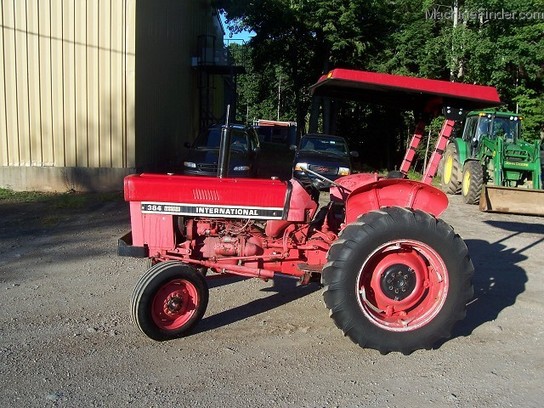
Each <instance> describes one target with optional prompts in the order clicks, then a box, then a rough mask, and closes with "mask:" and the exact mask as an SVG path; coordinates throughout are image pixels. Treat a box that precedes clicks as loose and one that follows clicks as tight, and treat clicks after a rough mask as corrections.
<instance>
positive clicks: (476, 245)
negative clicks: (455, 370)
mask: <svg viewBox="0 0 544 408" xmlns="http://www.w3.org/2000/svg"><path fill="white" fill-rule="evenodd" d="M484 222H485V223H486V224H488V225H490V226H492V227H494V228H499V229H502V230H505V231H509V232H510V234H509V235H507V236H505V237H504V238H502V239H501V240H499V241H497V242H493V243H489V242H487V241H483V240H467V241H466V243H467V246H468V248H469V252H470V255H471V257H472V262H473V263H474V267H475V273H474V278H473V284H474V298H473V300H472V301H471V302H470V304H469V305H468V307H467V316H466V318H465V319H464V320H463V321H461V322H460V323H459V324H458V325H457V326H456V328H455V330H454V332H453V336H452V337H459V336H468V335H470V334H471V333H472V332H473V331H474V329H476V328H477V327H478V326H480V325H482V324H484V323H486V322H489V321H493V320H495V319H496V318H497V316H498V315H499V313H500V312H501V311H502V310H503V309H506V308H507V307H509V306H512V305H513V304H514V303H515V302H516V298H517V296H518V295H519V294H521V293H523V292H524V291H525V283H526V282H527V274H526V273H525V271H524V270H523V269H522V268H520V267H519V266H518V265H517V264H518V263H519V262H521V261H523V260H525V259H527V256H526V255H524V252H525V251H526V250H528V249H529V248H532V247H534V246H535V245H538V244H540V243H542V242H544V225H541V224H525V223H519V222H509V221H484ZM522 233H525V234H536V235H537V237H536V239H535V240H534V241H533V242H532V243H531V244H530V245H527V246H525V247H523V248H519V249H513V248H507V247H506V246H505V245H503V244H502V243H503V242H504V241H506V240H508V239H510V238H512V237H515V236H517V235H520V234H522ZM538 235H540V237H538Z"/></svg>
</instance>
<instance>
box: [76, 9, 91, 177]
mask: <svg viewBox="0 0 544 408" xmlns="http://www.w3.org/2000/svg"><path fill="white" fill-rule="evenodd" d="M74 6H75V7H74V17H73V19H74V41H75V47H74V48H75V50H74V67H75V89H74V91H75V114H76V118H75V129H74V136H75V154H76V164H75V165H76V166H80V167H88V166H89V144H88V133H87V131H88V129H87V128H88V126H87V123H88V120H87V112H88V94H87V69H88V61H87V2H86V1H76V2H75V5H74Z"/></svg>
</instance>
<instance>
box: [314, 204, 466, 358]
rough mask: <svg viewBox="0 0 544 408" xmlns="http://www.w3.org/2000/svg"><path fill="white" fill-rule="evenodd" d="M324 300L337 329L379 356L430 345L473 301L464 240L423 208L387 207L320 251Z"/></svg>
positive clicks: (445, 333)
mask: <svg viewBox="0 0 544 408" xmlns="http://www.w3.org/2000/svg"><path fill="white" fill-rule="evenodd" d="M327 261H328V262H327V264H326V265H325V267H324V269H323V273H322V276H321V279H322V284H323V285H324V293H323V297H324V300H325V304H326V306H327V308H328V309H329V310H330V316H331V317H332V319H333V320H334V322H335V323H336V326H337V327H338V328H339V329H341V330H342V331H343V332H344V335H346V336H348V337H349V338H350V339H351V340H352V341H353V342H354V343H356V344H358V345H359V346H361V347H368V348H373V349H376V350H379V351H380V352H381V353H382V354H386V353H389V352H391V351H399V352H401V353H404V354H410V353H411V352H413V351H414V350H418V349H422V348H425V349H429V348H432V347H433V345H435V344H436V342H437V341H438V340H440V339H443V338H448V337H449V336H450V335H451V330H452V327H453V325H454V324H455V323H456V322H457V321H459V320H461V319H462V318H463V317H464V316H465V309H466V304H467V302H468V301H469V300H470V299H471V298H472V295H473V288H472V283H471V279H472V274H473V272H474V267H473V265H472V261H471V260H470V257H469V254H468V249H467V247H466V245H465V243H464V241H463V240H462V239H461V238H460V237H459V235H457V234H455V233H454V231H453V229H452V228H451V227H450V226H449V225H447V224H446V223H445V222H444V221H442V220H439V219H436V218H434V217H433V216H432V215H429V214H427V213H425V212H422V211H419V210H417V211H412V210H408V209H405V208H400V207H387V208H383V209H382V210H380V211H372V212H370V213H368V214H365V215H363V216H361V217H360V218H359V219H358V220H357V222H355V223H352V224H350V225H348V226H347V227H346V228H345V229H344V230H343V231H342V233H341V236H340V238H339V239H338V240H337V241H336V242H335V243H334V244H333V245H332V246H331V248H330V250H329V253H328V254H327Z"/></svg>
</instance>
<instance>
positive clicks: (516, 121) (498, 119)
mask: <svg viewBox="0 0 544 408" xmlns="http://www.w3.org/2000/svg"><path fill="white" fill-rule="evenodd" d="M521 121H522V117H521V116H519V115H517V114H515V113H512V112H495V111H473V112H469V114H468V115H467V118H466V120H465V127H464V130H463V140H465V142H467V143H468V144H470V146H471V150H472V152H471V153H472V155H475V154H476V152H477V151H478V147H479V145H480V141H481V140H482V138H484V137H487V138H489V139H492V140H494V139H496V138H497V137H502V138H503V139H504V141H505V142H506V143H508V144H511V143H517V141H518V139H519V137H520V134H521Z"/></svg>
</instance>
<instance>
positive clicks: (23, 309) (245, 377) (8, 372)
mask: <svg viewBox="0 0 544 408" xmlns="http://www.w3.org/2000/svg"><path fill="white" fill-rule="evenodd" d="M0 213H1V214H2V216H1V218H0V380H1V383H2V392H1V393H0V406H2V407H53V406H62V407H91V406H134V407H174V406H184V407H216V406H225V407H289V406H293V407H365V406H379V407H406V406H420V407H426V406H434V407H436V406H440V407H467V406H484V407H508V406H512V407H540V406H541V404H542V400H543V399H544V389H543V387H542V384H543V383H544V370H543V368H544V347H543V346H544V342H543V330H544V329H543V328H544V313H543V309H544V300H543V299H544V280H543V279H542V265H543V263H544V251H543V249H544V245H543V243H542V242H543V240H544V225H543V223H542V220H543V219H542V218H538V217H527V216H516V215H504V214H487V213H481V212H479V211H478V209H477V208H476V207H474V206H467V205H464V204H462V202H461V200H460V197H453V198H452V200H451V204H450V208H449V209H448V210H447V212H446V213H445V214H444V216H443V218H444V219H445V220H446V221H447V222H448V223H450V224H452V225H453V226H454V227H455V229H456V231H457V232H458V233H459V234H460V235H461V236H462V237H463V238H464V239H465V241H466V242H467V245H468V246H469V249H470V253H471V255H472V258H473V262H474V265H475V267H476V274H475V278H474V285H475V298H474V300H473V301H472V302H471V304H470V305H469V308H468V315H467V318H466V319H465V320H464V321H463V322H461V324H459V325H458V326H457V327H456V330H455V332H454V336H453V337H452V339H450V340H448V341H446V342H444V343H443V344H441V345H440V347H438V348H437V349H435V350H430V351H417V352H415V353H413V354H411V355H410V356H404V355H402V354H399V353H392V354H389V355H386V356H382V355H380V354H379V353H378V352H377V351H374V350H366V349H360V348H359V347H357V346H355V345H354V344H352V343H351V342H350V341H349V340H348V339H347V338H344V337H343V336H342V333H341V332H340V331H339V330H338V329H336V327H335V326H334V323H333V322H332V320H331V319H330V318H329V317H328V312H327V310H326V308H325V306H324V304H323V300H322V295H321V289H320V288H319V287H318V286H317V285H310V286H308V287H296V286H295V283H294V282H293V281H291V280H277V281H269V282H262V281H259V280H256V279H253V280H251V279H249V280H243V279H240V280H223V281H221V280H220V281H214V282H213V284H212V286H211V288H210V303H209V306H208V310H207V312H206V315H205V316H204V319H203V320H202V321H201V322H200V324H199V325H198V326H197V330H196V332H195V333H194V334H192V335H190V336H189V337H186V338H183V339H179V340H174V341H169V342H164V343H157V342H153V341H151V340H149V339H148V338H147V337H145V336H144V335H143V334H141V333H140V332H139V331H138V330H137V328H136V327H135V326H134V325H133V324H132V323H131V322H130V319H129V302H130V296H131V292H132V289H133V287H134V285H135V284H136V282H137V280H138V278H139V277H140V276H141V274H143V272H144V270H145V268H146V261H145V260H138V259H132V258H122V257H118V256H117V255H116V241H117V238H118V237H120V236H121V235H123V234H124V233H125V232H126V231H127V230H128V229H129V218H128V207H127V205H126V204H125V203H123V202H121V201H120V200H108V201H106V202H100V201H98V200H90V202H88V203H87V204H85V205H84V206H83V207H82V208H77V209H70V208H56V207H54V206H52V205H51V203H48V202H40V203H30V204H16V203H12V202H3V201H0Z"/></svg>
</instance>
